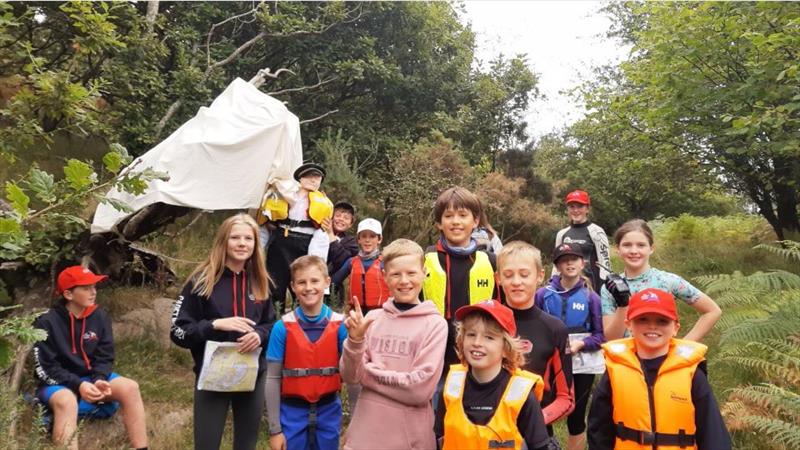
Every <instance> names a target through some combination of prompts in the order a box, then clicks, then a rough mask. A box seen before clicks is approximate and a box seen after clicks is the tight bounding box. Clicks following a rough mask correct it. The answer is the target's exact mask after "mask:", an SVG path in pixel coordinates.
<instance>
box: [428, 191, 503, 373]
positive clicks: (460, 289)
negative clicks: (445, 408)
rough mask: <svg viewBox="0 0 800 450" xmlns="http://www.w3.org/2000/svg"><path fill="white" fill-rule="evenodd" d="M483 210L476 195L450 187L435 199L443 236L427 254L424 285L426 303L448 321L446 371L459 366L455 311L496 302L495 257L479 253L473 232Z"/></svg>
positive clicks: (435, 210)
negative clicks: (494, 299)
mask: <svg viewBox="0 0 800 450" xmlns="http://www.w3.org/2000/svg"><path fill="white" fill-rule="evenodd" d="M482 211H483V206H482V205H481V201H480V200H479V199H478V197H477V196H475V194H473V193H472V192H470V191H468V190H466V189H464V188H462V187H458V186H456V187H451V188H449V189H447V190H445V191H444V192H442V193H441V194H439V198H437V199H436V203H435V204H434V206H433V215H434V218H435V220H436V228H438V229H439V231H440V232H441V235H440V237H439V240H438V242H437V243H436V245H434V246H432V247H429V248H428V249H427V252H426V253H425V271H426V273H427V275H426V277H425V281H424V283H423V284H422V293H423V296H424V299H426V300H431V301H433V303H434V304H435V305H436V307H437V308H438V309H439V313H440V314H441V315H442V316H444V318H445V319H447V321H448V325H449V326H448V333H447V349H446V351H445V358H444V362H445V370H444V373H443V374H442V375H443V376H445V375H447V368H448V367H449V365H451V364H455V363H457V362H459V359H458V355H456V352H455V336H456V329H455V316H454V313H455V311H456V310H457V309H458V308H460V307H462V306H465V305H470V304H473V303H477V302H480V301H483V300H486V299H489V298H497V290H496V288H495V278H494V271H495V262H494V261H495V259H494V254H493V253H488V252H484V251H481V250H478V243H477V241H476V240H475V239H473V238H472V231H473V230H474V229H475V228H476V227H477V226H478V222H479V219H480V217H481V212H482Z"/></svg>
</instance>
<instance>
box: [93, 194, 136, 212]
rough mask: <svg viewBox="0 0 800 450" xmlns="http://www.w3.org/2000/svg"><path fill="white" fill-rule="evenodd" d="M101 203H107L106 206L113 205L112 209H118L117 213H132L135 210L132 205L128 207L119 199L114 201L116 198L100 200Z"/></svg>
mask: <svg viewBox="0 0 800 450" xmlns="http://www.w3.org/2000/svg"><path fill="white" fill-rule="evenodd" d="M100 201H101V202H103V203H105V204H107V205H111V207H112V208H114V209H116V210H117V211H121V212H124V213H132V212H133V208H131V207H130V205H128V204H127V203H125V202H123V201H121V200H117V199H114V198H108V197H103V198H102V199H100Z"/></svg>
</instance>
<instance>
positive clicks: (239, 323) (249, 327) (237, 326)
mask: <svg viewBox="0 0 800 450" xmlns="http://www.w3.org/2000/svg"><path fill="white" fill-rule="evenodd" d="M255 324H256V323H255V322H253V321H252V320H250V319H248V318H247V317H226V318H224V319H216V320H214V321H213V322H211V326H212V327H214V329H215V330H219V331H238V332H240V333H249V332H251V331H253V325H255Z"/></svg>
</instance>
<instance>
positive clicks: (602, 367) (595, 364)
mask: <svg viewBox="0 0 800 450" xmlns="http://www.w3.org/2000/svg"><path fill="white" fill-rule="evenodd" d="M589 336H590V335H589V333H573V334H570V335H569V341H570V342H573V341H582V340H583V339H584V338H587V337H589ZM605 371H606V359H605V358H604V357H603V352H602V351H601V350H597V351H594V352H578V353H576V354H574V355H572V373H595V374H597V373H603V372H605Z"/></svg>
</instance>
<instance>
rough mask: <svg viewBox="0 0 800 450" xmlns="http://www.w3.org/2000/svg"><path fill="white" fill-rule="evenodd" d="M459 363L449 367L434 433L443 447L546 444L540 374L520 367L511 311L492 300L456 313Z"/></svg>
mask: <svg viewBox="0 0 800 450" xmlns="http://www.w3.org/2000/svg"><path fill="white" fill-rule="evenodd" d="M456 319H457V320H458V321H459V323H458V334H457V336H456V346H457V351H458V356H459V358H460V359H461V363H459V364H454V365H453V366H451V367H450V371H449V373H448V375H447V381H445V385H444V389H443V390H442V394H441V395H442V398H440V399H439V401H438V402H437V403H438V407H437V410H436V422H435V425H434V432H435V433H436V436H437V438H438V439H439V441H440V444H441V448H443V449H445V450H448V449H454V450H462V449H473V448H474V449H487V448H514V449H522V448H525V449H529V450H534V449H547V448H550V447H549V445H550V442H551V440H550V436H549V435H548V433H547V428H546V427H545V424H544V418H543V417H542V410H541V408H540V406H539V401H540V400H541V397H542V392H543V390H544V381H543V380H542V377H540V376H538V375H535V374H533V373H531V372H528V371H526V370H522V369H521V368H520V366H522V364H523V362H524V358H523V356H522V353H521V352H520V346H519V341H518V339H517V338H516V337H515V336H516V333H517V329H516V328H517V327H516V324H515V323H514V313H513V312H512V311H511V310H510V309H509V308H507V307H505V306H503V305H501V304H500V303H499V302H497V301H495V300H487V301H485V302H481V303H476V304H474V305H471V306H463V307H461V308H459V309H458V311H456Z"/></svg>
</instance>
